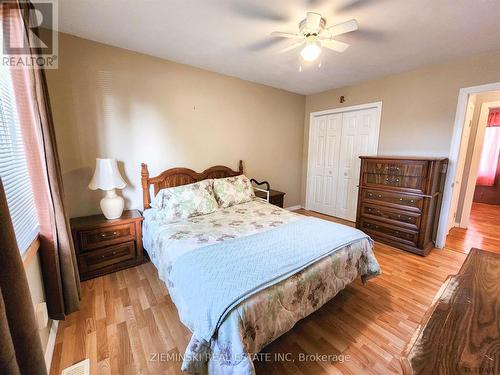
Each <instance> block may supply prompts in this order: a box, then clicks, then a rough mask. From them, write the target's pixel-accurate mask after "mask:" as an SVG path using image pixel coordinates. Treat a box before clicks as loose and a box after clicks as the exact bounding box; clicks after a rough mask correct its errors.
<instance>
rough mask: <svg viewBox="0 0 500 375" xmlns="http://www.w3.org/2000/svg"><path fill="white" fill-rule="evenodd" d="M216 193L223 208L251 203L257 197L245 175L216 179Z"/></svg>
mask: <svg viewBox="0 0 500 375" xmlns="http://www.w3.org/2000/svg"><path fill="white" fill-rule="evenodd" d="M214 193H215V198H216V199H217V202H218V203H219V205H220V206H221V207H223V208H226V207H230V206H234V205H235V204H240V203H245V202H248V201H251V200H252V199H253V198H254V197H255V193H254V191H253V187H252V184H251V183H250V180H249V179H248V178H247V177H246V176H245V175H239V176H236V177H227V178H218V179H215V180H214Z"/></svg>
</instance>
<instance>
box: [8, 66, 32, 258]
mask: <svg viewBox="0 0 500 375" xmlns="http://www.w3.org/2000/svg"><path fill="white" fill-rule="evenodd" d="M0 177H1V178H2V182H3V186H4V190H5V195H6V197H7V204H8V206H9V210H10V215H11V218H12V223H13V224H14V231H15V233H16V239H17V244H18V246H19V250H20V251H21V253H24V252H25V251H26V250H27V248H28V247H29V246H30V244H31V243H32V242H33V240H34V239H35V238H36V236H37V235H38V219H37V213H36V211H35V203H34V199H33V190H32V185H31V181H30V175H29V171H28V165H27V162H26V155H25V148H24V143H23V139H22V134H21V126H20V123H19V114H18V110H17V106H16V97H15V95H14V85H13V81H12V75H11V72H10V71H9V70H8V69H7V68H6V67H3V66H2V67H0Z"/></svg>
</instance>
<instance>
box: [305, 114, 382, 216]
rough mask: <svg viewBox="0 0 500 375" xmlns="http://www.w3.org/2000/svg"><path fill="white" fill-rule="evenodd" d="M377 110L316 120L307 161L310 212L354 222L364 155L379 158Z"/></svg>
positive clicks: (330, 115)
mask: <svg viewBox="0 0 500 375" xmlns="http://www.w3.org/2000/svg"><path fill="white" fill-rule="evenodd" d="M378 120H379V115H378V109H377V108H369V109H361V110H357V111H348V112H342V113H334V114H327V115H322V116H315V117H314V118H313V121H312V123H311V130H310V136H311V140H310V142H309V144H310V150H309V161H308V168H309V170H308V181H307V183H308V189H307V195H308V196H307V202H308V208H309V209H311V210H313V211H317V212H321V213H324V214H327V215H331V216H336V217H339V218H342V219H346V220H351V221H355V220H356V206H357V199H358V188H357V185H358V182H359V169H360V159H359V156H361V155H376V154H377V147H378V133H379V123H378Z"/></svg>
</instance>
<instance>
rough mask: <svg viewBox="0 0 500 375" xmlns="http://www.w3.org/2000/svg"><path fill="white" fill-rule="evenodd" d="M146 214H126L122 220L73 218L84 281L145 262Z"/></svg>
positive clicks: (74, 239) (134, 212)
mask: <svg viewBox="0 0 500 375" xmlns="http://www.w3.org/2000/svg"><path fill="white" fill-rule="evenodd" d="M142 220H143V218H142V215H141V213H140V212H139V211H138V210H130V211H124V212H123V214H122V216H121V217H120V218H118V219H113V220H108V219H106V218H105V217H104V215H93V216H85V217H76V218H73V219H71V231H72V234H73V241H74V244H75V252H76V257H77V260H78V270H79V271H80V279H81V280H86V279H91V278H93V277H97V276H101V275H104V274H106V273H110V272H115V271H118V270H121V269H123V268H127V267H132V266H135V265H138V264H141V263H143V262H144V257H143V250H142V230H141V225H142Z"/></svg>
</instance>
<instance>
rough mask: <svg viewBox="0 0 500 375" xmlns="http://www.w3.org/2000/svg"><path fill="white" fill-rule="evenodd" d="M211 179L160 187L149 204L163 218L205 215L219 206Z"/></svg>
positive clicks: (175, 218)
mask: <svg viewBox="0 0 500 375" xmlns="http://www.w3.org/2000/svg"><path fill="white" fill-rule="evenodd" d="M212 185H213V180H203V181H200V182H196V183H194V184H189V185H182V186H176V187H173V188H167V189H162V190H160V191H159V192H158V194H157V195H156V197H155V199H154V201H153V202H152V204H151V206H152V207H154V208H156V209H158V211H159V214H160V216H161V217H162V219H163V220H178V219H187V218H189V217H193V216H199V215H205V214H209V213H212V212H214V211H216V210H217V209H218V208H219V205H218V204H217V201H216V200H215V197H214V192H213V188H212Z"/></svg>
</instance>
